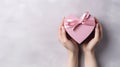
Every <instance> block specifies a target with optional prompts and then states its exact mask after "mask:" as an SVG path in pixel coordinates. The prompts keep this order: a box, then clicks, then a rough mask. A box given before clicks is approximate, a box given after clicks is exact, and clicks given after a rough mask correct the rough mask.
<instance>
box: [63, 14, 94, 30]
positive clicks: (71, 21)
mask: <svg viewBox="0 0 120 67" xmlns="http://www.w3.org/2000/svg"><path fill="white" fill-rule="evenodd" d="M89 17H90V14H89V12H86V13H84V14H83V15H82V17H81V18H80V19H79V18H77V17H75V16H72V17H68V18H67V19H66V20H65V27H66V28H69V27H73V30H75V29H76V28H77V27H78V26H79V25H82V24H84V25H89V26H93V24H92V23H90V22H86V21H87V19H88V18H89Z"/></svg>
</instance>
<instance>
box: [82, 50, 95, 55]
mask: <svg viewBox="0 0 120 67" xmlns="http://www.w3.org/2000/svg"><path fill="white" fill-rule="evenodd" d="M83 52H84V54H94V50H89V51H83Z"/></svg>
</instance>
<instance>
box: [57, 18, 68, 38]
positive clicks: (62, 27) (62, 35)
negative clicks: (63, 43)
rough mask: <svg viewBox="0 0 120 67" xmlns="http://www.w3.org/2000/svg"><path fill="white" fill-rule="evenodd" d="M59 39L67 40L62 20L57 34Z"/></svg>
mask: <svg viewBox="0 0 120 67" xmlns="http://www.w3.org/2000/svg"><path fill="white" fill-rule="evenodd" d="M58 36H59V39H60V40H67V37H66V32H65V28H64V18H63V20H62V22H61V24H60V26H59V33H58Z"/></svg>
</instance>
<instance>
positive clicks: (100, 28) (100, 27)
mask: <svg viewBox="0 0 120 67" xmlns="http://www.w3.org/2000/svg"><path fill="white" fill-rule="evenodd" d="M99 30H100V39H101V38H102V37H103V31H102V25H101V24H100V26H99Z"/></svg>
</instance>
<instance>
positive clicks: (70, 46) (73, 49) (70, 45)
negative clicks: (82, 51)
mask: <svg viewBox="0 0 120 67" xmlns="http://www.w3.org/2000/svg"><path fill="white" fill-rule="evenodd" d="M63 20H64V19H63ZM58 38H59V41H60V42H61V43H62V44H63V46H64V47H65V48H66V49H67V50H68V52H70V53H78V51H79V48H78V44H77V43H76V42H75V41H74V40H73V39H72V38H70V39H68V35H67V34H66V31H65V28H64V22H63V21H62V22H61V24H60V26H59V32H58Z"/></svg>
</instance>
